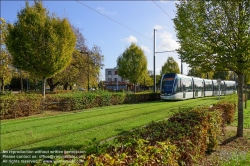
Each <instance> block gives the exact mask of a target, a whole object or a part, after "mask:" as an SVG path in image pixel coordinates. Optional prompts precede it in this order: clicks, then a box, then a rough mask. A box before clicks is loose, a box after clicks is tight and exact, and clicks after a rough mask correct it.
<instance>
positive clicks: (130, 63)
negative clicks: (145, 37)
mask: <svg viewBox="0 0 250 166" xmlns="http://www.w3.org/2000/svg"><path fill="white" fill-rule="evenodd" d="M117 71H118V73H119V76H121V77H122V78H124V79H128V80H129V81H130V82H132V83H134V84H136V83H138V82H139V81H141V80H142V79H143V78H144V75H145V74H146V71H147V58H146V56H145V55H144V52H143V50H142V49H141V48H140V47H138V46H137V45H136V44H135V43H132V44H131V45H130V47H129V48H127V49H126V50H125V51H124V52H123V53H122V54H121V55H120V56H119V57H118V58H117Z"/></svg>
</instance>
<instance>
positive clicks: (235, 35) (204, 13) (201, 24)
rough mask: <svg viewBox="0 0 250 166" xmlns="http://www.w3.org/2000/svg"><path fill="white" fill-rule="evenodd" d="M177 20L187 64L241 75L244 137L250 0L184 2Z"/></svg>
mask: <svg viewBox="0 0 250 166" xmlns="http://www.w3.org/2000/svg"><path fill="white" fill-rule="evenodd" d="M176 8H177V14H176V17H175V19H174V24H175V28H176V31H177V37H178V39H179V42H180V45H181V47H180V49H178V53H179V54H180V57H182V59H183V61H184V62H186V63H188V64H190V65H191V66H195V67H200V68H203V70H204V71H221V70H230V71H234V72H235V73H236V74H237V75H238V98H239V100H238V102H239V103H238V119H239V120H238V128H237V136H240V137H242V136H243V100H242V99H243V84H244V75H247V74H248V73H249V68H250V61H249V59H250V52H249V50H250V36H249V29H250V22H249V20H250V15H249V14H248V13H249V12H248V11H249V10H250V3H249V1H217V0H210V1H205V0H201V1H181V3H178V4H176Z"/></svg>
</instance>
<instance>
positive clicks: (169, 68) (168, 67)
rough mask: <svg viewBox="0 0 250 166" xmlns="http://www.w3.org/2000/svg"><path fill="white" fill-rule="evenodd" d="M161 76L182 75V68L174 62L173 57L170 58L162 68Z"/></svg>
mask: <svg viewBox="0 0 250 166" xmlns="http://www.w3.org/2000/svg"><path fill="white" fill-rule="evenodd" d="M160 73H161V76H162V75H163V74H166V73H178V74H179V73H180V68H179V66H178V63H177V62H176V61H175V60H174V58H173V57H171V56H170V57H168V59H167V61H166V62H165V63H164V65H163V66H162V67H161V72H160Z"/></svg>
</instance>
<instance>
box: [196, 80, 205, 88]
mask: <svg viewBox="0 0 250 166" xmlns="http://www.w3.org/2000/svg"><path fill="white" fill-rule="evenodd" d="M194 83H195V85H194V86H195V90H203V81H202V80H195V81H194Z"/></svg>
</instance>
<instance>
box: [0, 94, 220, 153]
mask: <svg viewBox="0 0 250 166" xmlns="http://www.w3.org/2000/svg"><path fill="white" fill-rule="evenodd" d="M213 102H217V100H215V99H214V98H201V99H194V100H186V101H179V102H150V103H140V104H131V105H118V106H108V107H101V108H94V109H89V110H87V111H86V110H83V111H81V112H77V113H68V114H63V115H58V116H51V117H43V118H41V117H40V118H39V117H30V118H31V119H29V118H27V119H18V120H9V121H8V120H7V121H6V120H5V121H4V122H3V123H1V125H2V126H1V128H2V130H1V140H2V144H1V150H3V149H4V150H9V149H30V148H41V147H47V148H53V147H57V148H58V147H61V148H66V147H80V146H84V145H87V141H90V140H91V139H93V138H97V140H99V141H101V140H105V139H107V138H110V137H113V136H115V135H118V134H120V133H122V132H124V131H129V130H131V129H133V128H135V127H140V126H143V125H146V124H147V123H149V122H151V121H156V120H161V119H164V118H166V117H169V116H170V115H171V114H172V113H173V112H172V111H170V110H173V111H174V110H175V111H177V110H178V107H179V106H184V105H185V106H186V107H191V106H194V105H203V104H209V103H213Z"/></svg>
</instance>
